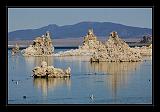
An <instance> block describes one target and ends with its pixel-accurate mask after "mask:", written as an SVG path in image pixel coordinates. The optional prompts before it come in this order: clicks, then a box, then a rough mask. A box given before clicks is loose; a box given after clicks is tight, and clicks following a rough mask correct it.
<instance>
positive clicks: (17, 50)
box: [12, 44, 19, 55]
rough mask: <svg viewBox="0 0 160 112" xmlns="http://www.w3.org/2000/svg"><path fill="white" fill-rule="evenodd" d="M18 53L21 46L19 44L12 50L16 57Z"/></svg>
mask: <svg viewBox="0 0 160 112" xmlns="http://www.w3.org/2000/svg"><path fill="white" fill-rule="evenodd" d="M18 52H19V46H18V44H16V45H15V47H13V48H12V55H15V54H16V53H18Z"/></svg>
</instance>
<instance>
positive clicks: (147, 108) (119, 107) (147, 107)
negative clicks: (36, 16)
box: [2, 0, 158, 111]
mask: <svg viewBox="0 0 160 112" xmlns="http://www.w3.org/2000/svg"><path fill="white" fill-rule="evenodd" d="M60 2H61V1H60ZM114 2H115V0H113V2H109V3H107V7H106V6H105V4H96V5H95V4H94V5H92V4H91V5H92V6H90V5H86V4H85V5H82V4H80V6H77V5H73V4H72V5H71V6H70V5H68V6H66V5H60V4H61V3H60V4H59V6H55V5H53V6H52V4H49V2H48V4H43V3H42V2H39V3H37V4H36V3H35V2H33V4H30V3H29V4H28V2H26V1H25V2H23V3H22V2H20V3H21V4H19V3H18V2H17V3H18V5H17V4H16V5H15V3H13V2H10V3H5V4H3V5H4V6H3V9H4V7H5V9H4V10H5V12H6V11H7V10H6V8H13V7H19V8H26V7H29V8H34V7H35V8H42V7H46V8H81V7H82V8H96V7H97V8H124V7H125V8H134V7H136V8H141V7H142V8H144V7H145V6H147V8H148V7H149V8H152V35H153V37H156V36H157V33H155V32H156V30H155V26H156V24H155V22H154V21H155V18H154V17H155V13H156V11H155V9H156V8H157V7H156V5H155V4H154V2H153V1H151V2H149V1H148V0H146V2H145V4H144V3H141V2H139V3H138V5H137V4H136V3H135V2H130V3H129V2H127V3H129V4H127V5H126V3H125V4H123V2H122V3H118V4H117V3H115V4H114ZM125 2H126V1H125ZM94 3H95V2H94ZM132 3H133V4H132ZM24 4H25V5H24ZM113 4H114V6H113ZM37 5H39V6H37ZM6 17H7V15H6ZM4 20H7V21H8V18H5V19H4ZM7 21H6V23H8V22H7ZM5 27H6V29H5V32H6V34H4V33H3V34H4V35H5V36H6V37H8V36H7V35H8V24H5ZM3 30H4V29H3ZM3 30H2V31H3ZM3 32H4V31H3ZM4 40H5V42H6V47H5V48H6V51H4V49H3V50H2V51H3V53H4V52H6V56H4V57H2V59H3V58H6V57H7V56H8V52H7V48H8V46H7V45H8V42H7V41H8V38H7V39H4ZM3 44H5V43H3ZM152 44H153V46H152V47H153V48H152V49H153V51H152V55H154V54H155V51H154V49H155V45H157V44H156V42H155V39H153V41H152ZM152 59H153V60H152V68H153V69H155V66H154V65H155V63H156V62H155V58H154V57H152ZM4 62H7V63H8V58H6V60H3V63H4ZM2 65H3V64H2ZM3 67H4V66H3ZM4 70H6V71H5V73H7V74H8V65H6V69H4ZM5 73H4V74H5ZM155 76H156V75H155V71H154V70H152V89H153V88H154V92H153V91H152V98H153V97H154V98H153V99H152V105H150V104H146V105H145V106H144V105H141V104H136V105H127V107H126V105H125V104H122V105H119V104H118V105H115V104H113V105H108V104H107V105H103V104H102V105H94V104H93V105H92V104H91V105H90V104H89V105H88V104H87V105H86V104H85V105H83V104H82V105H68V104H67V105H41V104H40V105H39V104H38V105H33V104H31V105H30V104H27V106H26V105H10V104H9V105H7V104H8V103H6V101H4V99H5V98H6V93H4V96H5V98H2V99H3V100H2V103H4V105H3V108H5V109H7V108H8V109H9V108H12V109H15V107H18V106H20V107H26V108H27V107H29V106H31V107H32V108H33V107H35V108H37V109H38V108H39V109H40V110H41V109H44V106H45V107H47V108H48V109H51V108H52V109H53V108H55V109H56V110H59V108H61V107H60V106H62V107H64V108H66V109H64V110H67V109H69V110H67V111H72V110H73V108H72V107H71V106H74V107H78V108H79V110H78V111H80V110H82V109H83V108H82V106H83V107H90V108H92V109H91V110H94V111H95V107H96V109H97V107H98V108H99V109H109V110H115V111H121V110H123V111H124V110H128V109H129V110H130V111H135V110H145V111H151V110H155V109H156V108H157V106H158V105H157V100H158V99H156V98H155V97H157V96H158V94H157V90H156V89H157V87H156V86H155V84H156V83H157V76H156V77H155ZM2 78H5V79H7V80H8V75H7V76H5V77H2ZM153 79H154V81H153ZM3 81H4V80H3ZM5 83H6V82H5ZM7 83H8V82H7ZM3 84H4V83H3ZM7 88H8V85H7ZM3 89H4V90H6V88H3ZM7 90H8V89H7ZM7 96H8V94H7ZM7 102H8V97H7ZM135 107H136V108H135ZM18 108H19V107H18ZM80 108H81V109H80ZM28 109H29V108H27V110H28ZM61 109H62V110H63V108H61ZM61 109H60V110H61ZM70 109H71V110H70ZM131 109H132V110H131ZM83 110H86V109H83Z"/></svg>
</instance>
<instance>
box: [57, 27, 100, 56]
mask: <svg viewBox="0 0 160 112" xmlns="http://www.w3.org/2000/svg"><path fill="white" fill-rule="evenodd" d="M101 44H102V43H101V42H100V41H98V40H97V37H96V36H95V34H94V33H93V29H89V30H88V33H87V35H86V36H84V40H83V44H82V46H79V48H78V49H75V50H73V49H72V50H69V51H64V52H59V53H56V54H54V56H91V55H92V54H93V53H94V52H95V50H96V49H97V48H98V47H99V45H101Z"/></svg>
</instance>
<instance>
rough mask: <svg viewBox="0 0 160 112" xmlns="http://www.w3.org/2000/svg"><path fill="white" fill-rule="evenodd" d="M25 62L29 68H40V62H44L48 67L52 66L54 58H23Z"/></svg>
mask: <svg viewBox="0 0 160 112" xmlns="http://www.w3.org/2000/svg"><path fill="white" fill-rule="evenodd" d="M24 58H25V62H26V64H27V65H29V66H40V65H41V62H42V61H46V62H47V64H48V65H53V61H54V58H53V57H52V56H39V57H24Z"/></svg>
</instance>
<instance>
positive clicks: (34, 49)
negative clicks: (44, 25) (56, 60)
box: [22, 32, 54, 56]
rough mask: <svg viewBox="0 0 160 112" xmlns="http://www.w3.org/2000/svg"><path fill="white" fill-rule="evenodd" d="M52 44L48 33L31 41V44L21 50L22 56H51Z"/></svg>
mask: <svg viewBox="0 0 160 112" xmlns="http://www.w3.org/2000/svg"><path fill="white" fill-rule="evenodd" d="M53 51H54V48H53V44H52V40H51V36H50V33H49V32H46V34H45V35H42V36H41V37H37V38H36V39H35V40H33V44H32V45H30V46H29V47H28V48H26V49H24V50H22V54H23V55H24V56H44V55H45V56H51V55H53Z"/></svg>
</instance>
